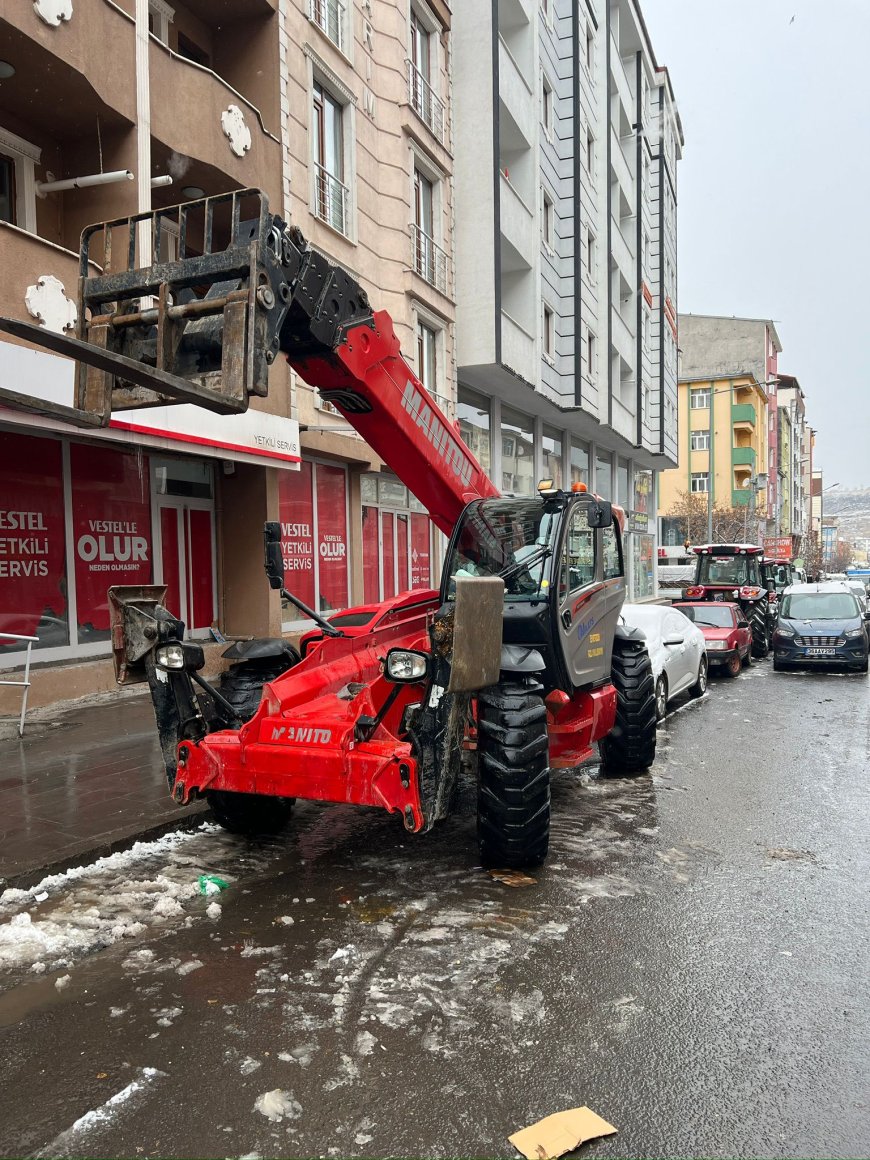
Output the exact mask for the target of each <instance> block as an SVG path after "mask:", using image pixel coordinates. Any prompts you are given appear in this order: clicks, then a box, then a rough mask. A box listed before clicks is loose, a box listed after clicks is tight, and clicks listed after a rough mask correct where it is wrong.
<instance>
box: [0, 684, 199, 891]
mask: <svg viewBox="0 0 870 1160" xmlns="http://www.w3.org/2000/svg"><path fill="white" fill-rule="evenodd" d="M205 812H207V807H206V806H205V804H204V803H197V804H196V805H193V806H187V807H185V808H183V809H179V808H177V807H176V806H175V805H174V804H173V802H172V800H171V798H170V796H169V791H168V789H167V785H166V774H165V772H164V769H163V762H162V759H161V755H160V745H159V743H158V740H157V729H156V726H155V724H154V710H153V709H152V707H151V699H150V697H148V696H147V694H146V695H144V696H135V697H130V696H127V697H119V698H118V699H117V700H112V701H108V702H104V703H102V704H97V705H81V706H77V707H75V708H73V709H68V710H65V711H63V712H56V713H51V712H50V711H49V710H44V711H40V712H39V715H38V716H37V715H35V714H34V716H33V717H28V721H27V726H26V728H25V731H24V737H23V738H22V739H20V740H19V738H18V735H17V733H15V734H14V736H13V737H11V738H10V737H8V736H7V735H6V734H5V733H4V735H3V737H2V739H0V819H2V820H0V888H2V886H3V885H4V884H6V885H11V884H13V883H15V884H17V885H25V884H28V883H29V882H35V881H37V880H38V879H39V878H40V877H42V874H43V873H44V872H46V871H49V870H51V871H57V870H62V869H65V868H66V867H68V866H72V865H75V864H77V863H79V862H81V861H83V860H91V859H93V858H97V857H100V856H101V855H103V854H108V853H111V852H112V851H113V850H117V849H121V848H123V847H124V846H127V845H130V844H131V843H132V842H133V841H134V840H135V839H137V838H139V837H142V836H145V835H156V834H159V833H163V832H165V831H166V830H169V829H174V828H177V827H178V826H179V825H184V824H186V823H187V822H188V820H190V819H194V820H195V819H196V818H197V817H199V816H200V815H202V814H204V813H205Z"/></svg>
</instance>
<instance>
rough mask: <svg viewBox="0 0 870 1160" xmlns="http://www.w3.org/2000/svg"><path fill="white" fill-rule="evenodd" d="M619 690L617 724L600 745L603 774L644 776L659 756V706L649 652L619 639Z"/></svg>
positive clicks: (614, 672) (615, 656)
mask: <svg viewBox="0 0 870 1160" xmlns="http://www.w3.org/2000/svg"><path fill="white" fill-rule="evenodd" d="M611 674H612V680H613V684H614V685H615V687H616V721H615V722H614V725H613V729H612V730H611V731H610V733H608V734H607V736H606V737H602V739H601V740H600V741H599V743H598V750H599V753H600V754H601V767H602V772H603V773H604V774H606V775H607V776H611V777H631V776H633V775H635V774H639V773H644V772H645V771H646V770H647V769H649V767H650V766H651V765H652V763H653V761H654V760H655V756H656V702H655V682H654V681H653V674H652V665H651V664H650V659H649V653H648V652H647V650H646V648H645V647H644V646H643V645H641V644H639V643H638V642H636V641H634V640H623V639H621V638H619V637H617V638H616V640H614V642H613V663H612V668H611Z"/></svg>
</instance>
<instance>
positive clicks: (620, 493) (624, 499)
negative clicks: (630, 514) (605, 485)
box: [616, 459, 631, 507]
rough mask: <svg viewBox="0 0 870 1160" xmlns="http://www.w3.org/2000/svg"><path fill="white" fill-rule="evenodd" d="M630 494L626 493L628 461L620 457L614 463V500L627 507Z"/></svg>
mask: <svg viewBox="0 0 870 1160" xmlns="http://www.w3.org/2000/svg"><path fill="white" fill-rule="evenodd" d="M630 499H631V496H630V495H629V493H628V463H627V462H626V461H625V460H624V459H620V460H619V461H618V463H617V465H616V502H617V503H618V504H621V505H622V506H623V507H628V504H629V500H630Z"/></svg>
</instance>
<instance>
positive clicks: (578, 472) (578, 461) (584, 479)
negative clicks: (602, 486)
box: [570, 437, 589, 486]
mask: <svg viewBox="0 0 870 1160" xmlns="http://www.w3.org/2000/svg"><path fill="white" fill-rule="evenodd" d="M570 457H571V482H572V483H585V484H586V485H587V486H588V485H589V448H588V447H587V446H586V444H585V443H581V442H580V440H579V439H574V438H573V437H572V439H571V450H570Z"/></svg>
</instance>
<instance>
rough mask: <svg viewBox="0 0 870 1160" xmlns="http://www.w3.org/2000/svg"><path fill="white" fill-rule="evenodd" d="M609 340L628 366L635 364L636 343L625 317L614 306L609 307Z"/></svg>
mask: <svg viewBox="0 0 870 1160" xmlns="http://www.w3.org/2000/svg"><path fill="white" fill-rule="evenodd" d="M610 314H611V319H612V325H611V341H612V343H613V347H614V349H615V350H616V351H617V352H618V353H619V356H620V358H621V359H622V361H623V362H624V363H625V364H626V365H627V366H630V367H633V366H634V365H635V362H636V360H637V343H636V341H635V336H634V334H633V333H632V331H631V329H630V327H629V326H628V324H627V323H626V321H625V319H624V318H623V317H622V315H621V314H620V313H619V311H618V310H617V309H616V307H615V306H614V307H613V308H612V309H611V312H610Z"/></svg>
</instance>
